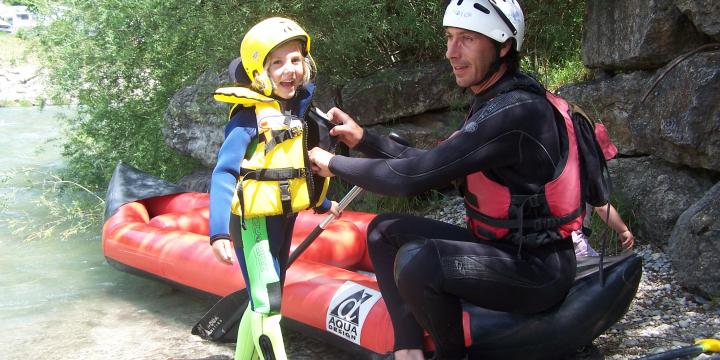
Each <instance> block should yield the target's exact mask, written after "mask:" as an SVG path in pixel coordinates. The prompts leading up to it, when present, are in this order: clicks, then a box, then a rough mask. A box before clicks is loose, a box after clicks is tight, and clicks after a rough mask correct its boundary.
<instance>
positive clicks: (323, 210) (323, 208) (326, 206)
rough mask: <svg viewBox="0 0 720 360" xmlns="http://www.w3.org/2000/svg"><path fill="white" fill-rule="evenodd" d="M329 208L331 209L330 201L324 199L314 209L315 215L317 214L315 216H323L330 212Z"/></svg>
mask: <svg viewBox="0 0 720 360" xmlns="http://www.w3.org/2000/svg"><path fill="white" fill-rule="evenodd" d="M330 207H332V202H331V201H330V199H328V198H325V200H323V202H322V204H320V206H318V207H316V208H314V210H315V213H317V214H324V213H326V212H328V211H330Z"/></svg>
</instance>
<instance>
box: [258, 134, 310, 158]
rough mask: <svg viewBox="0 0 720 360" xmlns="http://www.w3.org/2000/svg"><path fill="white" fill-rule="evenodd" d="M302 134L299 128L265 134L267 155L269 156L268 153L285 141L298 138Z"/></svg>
mask: <svg viewBox="0 0 720 360" xmlns="http://www.w3.org/2000/svg"><path fill="white" fill-rule="evenodd" d="M301 133H302V131H301V130H300V128H297V127H291V128H288V129H282V130H270V131H268V132H265V154H266V155H267V153H269V152H270V151H272V149H273V148H275V146H277V145H278V144H280V143H282V142H283V141H285V140H289V139H292V138H296V137H298V136H300V134H301Z"/></svg>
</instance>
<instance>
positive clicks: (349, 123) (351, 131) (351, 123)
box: [327, 107, 364, 149]
mask: <svg viewBox="0 0 720 360" xmlns="http://www.w3.org/2000/svg"><path fill="white" fill-rule="evenodd" d="M327 115H328V119H330V121H332V122H333V123H334V124H337V126H335V127H334V128H332V129H331V130H330V135H332V136H336V137H337V138H338V140H340V141H341V142H343V143H345V145H347V146H348V147H350V148H351V149H352V148H354V147H355V146H356V145H357V144H358V143H359V142H360V140H361V139H362V137H363V132H364V130H363V128H362V127H360V125H358V124H357V123H356V122H355V120H353V118H351V117H350V115H348V114H346V113H345V112H343V111H342V110H340V109H338V108H336V107H334V108H332V109H330V110H329V111H328V112H327Z"/></svg>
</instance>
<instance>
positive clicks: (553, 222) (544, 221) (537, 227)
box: [465, 203, 583, 231]
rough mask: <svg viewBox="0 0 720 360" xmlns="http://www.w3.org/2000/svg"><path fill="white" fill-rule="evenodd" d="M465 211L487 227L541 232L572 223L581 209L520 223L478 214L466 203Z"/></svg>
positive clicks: (516, 220) (514, 220) (580, 212)
mask: <svg viewBox="0 0 720 360" xmlns="http://www.w3.org/2000/svg"><path fill="white" fill-rule="evenodd" d="M465 210H466V214H467V215H468V216H469V217H471V218H473V219H475V220H478V221H481V222H483V223H485V224H487V225H490V226H493V227H498V228H504V229H511V230H514V229H519V228H520V227H521V224H522V227H523V228H524V229H532V230H533V231H542V230H548V229H554V228H557V227H558V226H560V225H562V224H565V223H568V222H570V221H572V220H573V219H575V218H577V217H578V216H580V215H581V214H582V212H583V208H582V207H578V208H577V209H575V210H574V211H573V212H571V213H569V214H567V215H564V216H559V217H541V218H535V219H526V220H523V221H521V220H520V219H497V218H493V217H489V216H487V215H485V214H482V213H480V212H478V211H477V210H475V209H473V208H471V207H470V206H469V205H468V204H467V203H466V204H465Z"/></svg>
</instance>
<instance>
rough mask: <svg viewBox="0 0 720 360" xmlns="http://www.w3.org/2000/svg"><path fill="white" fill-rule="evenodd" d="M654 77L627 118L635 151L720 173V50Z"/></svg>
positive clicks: (699, 55)
mask: <svg viewBox="0 0 720 360" xmlns="http://www.w3.org/2000/svg"><path fill="white" fill-rule="evenodd" d="M656 77H657V78H658V79H659V82H658V83H657V85H656V86H655V87H654V88H653V89H652V91H651V92H650V93H649V95H648V97H647V98H646V99H645V101H638V102H637V103H636V106H635V108H634V110H633V111H632V113H631V116H629V117H628V120H629V125H630V130H631V133H632V136H633V139H634V141H635V146H636V148H637V150H638V151H639V152H641V153H645V154H654V155H656V156H658V157H661V158H663V159H665V160H666V161H669V162H672V163H676V164H682V165H687V166H690V167H695V168H705V169H709V170H713V171H720V131H718V129H720V51H711V52H705V53H697V54H695V55H693V56H691V57H689V58H687V59H685V60H684V61H681V62H680V63H678V64H677V65H676V66H674V67H672V64H671V65H668V67H667V68H664V69H662V70H661V71H659V72H658V75H656ZM640 100H642V99H640Z"/></svg>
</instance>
